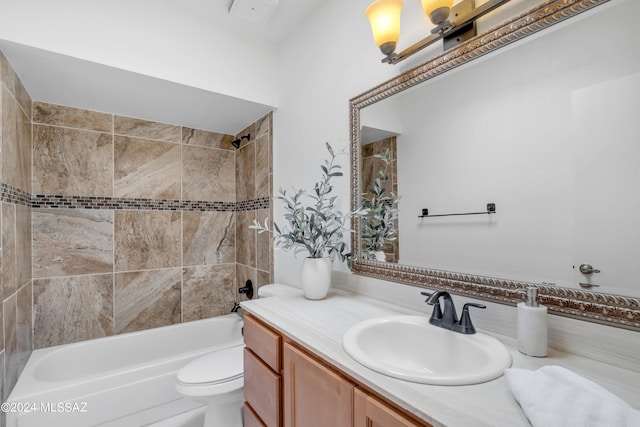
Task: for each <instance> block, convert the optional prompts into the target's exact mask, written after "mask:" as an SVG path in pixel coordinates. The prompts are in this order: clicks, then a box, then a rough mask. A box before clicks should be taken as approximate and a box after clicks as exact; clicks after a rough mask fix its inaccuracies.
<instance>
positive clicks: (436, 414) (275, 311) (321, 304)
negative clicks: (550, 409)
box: [242, 288, 640, 427]
mask: <svg viewBox="0 0 640 427" xmlns="http://www.w3.org/2000/svg"><path fill="white" fill-rule="evenodd" d="M414 289H415V290H416V299H418V300H420V301H422V300H421V299H420V295H419V291H420V289H417V288H414ZM242 307H243V308H244V309H245V310H246V311H247V312H249V313H251V314H253V315H255V316H257V317H258V318H260V319H261V320H263V321H264V322H266V323H267V324H269V325H270V326H272V327H273V328H275V329H276V330H278V331H279V332H281V333H282V334H284V335H286V336H287V337H289V338H291V339H293V340H294V341H296V342H297V343H298V344H300V345H301V346H303V347H305V348H306V349H308V350H310V351H311V352H313V353H314V354H316V355H317V356H318V357H320V358H321V359H323V360H325V361H326V362H328V363H329V364H331V365H333V366H335V367H337V368H338V369H339V370H341V371H342V372H344V373H346V374H347V375H348V376H350V377H351V378H353V379H354V380H355V381H356V382H357V383H360V384H362V385H364V386H366V387H369V388H370V389H372V390H373V391H375V392H377V393H379V394H380V395H382V396H383V397H385V398H386V399H388V400H390V401H391V402H393V403H395V404H396V405H398V406H399V407H401V408H403V409H405V410H407V411H409V412H411V413H413V414H415V415H416V416H418V417H420V418H421V419H423V420H425V421H426V422H428V423H431V424H433V425H434V426H467V425H469V426H470V425H473V426H487V427H492V426H496V425H500V426H502V425H505V426H506V425H508V426H513V427H518V426H523V427H525V426H529V425H530V424H529V422H528V421H527V419H526V417H525V416H524V414H523V413H522V411H521V409H520V407H519V406H518V404H517V402H516V400H515V399H514V397H513V395H512V394H511V391H510V389H509V387H508V385H507V382H506V380H505V378H504V376H503V377H500V378H498V379H496V380H494V381H490V382H487V383H483V384H477V385H471V386H450V387H449V386H430V385H424V384H416V383H411V382H405V381H401V380H397V379H394V378H391V377H388V376H385V375H382V374H379V373H377V372H375V371H372V370H370V369H367V368H365V367H364V366H362V365H360V364H359V363H357V362H356V361H355V360H353V359H352V358H351V357H349V356H348V355H347V354H346V353H345V351H344V350H343V349H342V335H343V334H344V332H346V331H347V330H348V329H349V328H350V327H351V326H353V325H354V324H356V323H358V322H360V321H363V320H366V319H371V318H375V317H381V316H387V315H393V314H420V313H418V312H416V311H414V310H409V309H406V308H403V307H400V306H397V305H392V304H389V303H386V302H383V301H380V300H374V299H371V298H368V297H365V296H362V295H357V294H353V293H348V292H345V291H343V290H338V289H333V290H331V291H330V293H329V296H328V297H327V299H325V300H321V301H309V300H306V299H304V298H303V297H301V296H286V297H276V298H265V299H259V300H254V301H248V302H243V303H242ZM427 311H429V310H428V309H425V311H424V312H421V314H423V315H424V316H425V321H426V320H427V319H428V316H429V314H428V313H427ZM474 323H475V324H476V328H477V329H479V330H480V331H481V332H485V333H488V332H486V331H484V330H483V328H482V326H483V322H481V321H476V319H474ZM626 332H628V331H626ZM490 335H492V336H494V337H496V338H498V339H499V340H500V341H501V342H502V343H503V344H505V345H506V346H507V347H508V348H509V350H510V352H511V354H512V357H513V365H512V366H513V367H514V368H524V369H537V368H539V367H542V366H545V365H551V364H554V365H559V366H563V367H565V368H567V369H570V370H572V371H573V372H575V373H577V374H579V375H582V376H584V377H586V378H588V379H590V380H592V381H594V382H596V383H598V384H600V385H601V386H603V387H605V388H607V389H608V390H610V391H611V392H612V393H614V394H616V395H617V396H619V397H620V398H622V399H623V400H625V401H626V402H628V403H629V404H631V405H635V406H636V408H637V407H638V406H637V405H638V402H640V391H639V390H638V389H637V387H636V385H637V384H638V381H640V373H639V372H635V371H630V370H627V369H623V368H620V367H616V366H613V365H609V364H605V363H601V362H597V361H594V360H591V359H587V358H584V357H581V356H577V355H573V354H570V353H566V352H561V351H557V350H554V349H551V351H550V353H549V357H546V358H533V357H529V356H525V355H523V354H521V353H519V352H518V351H517V350H516V340H515V339H513V338H510V337H507V336H504V335H499V334H494V333H490ZM461 402H464V404H461Z"/></svg>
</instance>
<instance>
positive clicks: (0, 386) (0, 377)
mask: <svg viewBox="0 0 640 427" xmlns="http://www.w3.org/2000/svg"><path fill="white" fill-rule="evenodd" d="M1 53H2V52H0V54H1ZM0 305H2V303H0ZM4 369H5V367H4V350H1V351H0V400H2V401H3V402H5V401H6V400H7V397H8V396H9V392H5V391H4V390H5V383H6V381H5V377H4ZM5 393H6V394H5ZM0 426H2V427H5V426H6V420H5V412H3V411H0Z"/></svg>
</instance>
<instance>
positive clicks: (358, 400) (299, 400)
mask: <svg viewBox="0 0 640 427" xmlns="http://www.w3.org/2000/svg"><path fill="white" fill-rule="evenodd" d="M244 340H245V344H246V348H245V355H244V366H245V372H244V395H245V400H246V401H245V405H244V425H245V427H328V426H331V427H431V426H430V425H429V424H427V423H425V422H421V421H418V420H415V419H414V418H413V417H412V416H411V415H409V414H405V413H404V412H403V411H402V410H401V409H399V408H396V407H394V405H392V404H389V403H387V402H385V401H384V400H383V399H382V398H380V397H378V396H376V394H375V393H373V392H370V391H366V390H363V388H362V387H360V386H359V385H358V384H357V381H355V380H353V379H352V378H350V377H349V376H348V375H346V374H344V373H343V372H341V371H339V370H338V369H336V368H335V367H333V366H331V365H330V364H328V363H326V362H324V361H322V360H320V359H319V358H318V357H316V356H315V355H314V354H313V353H311V352H309V351H308V350H306V349H304V348H302V347H301V346H299V345H298V344H297V343H296V342H295V341H293V340H291V339H289V338H287V337H284V336H282V335H281V334H280V333H278V332H276V331H275V330H273V329H272V328H270V327H269V326H267V325H265V324H264V323H262V322H261V321H260V320H259V319H257V318H256V317H255V316H252V315H251V314H246V315H245V316H244Z"/></svg>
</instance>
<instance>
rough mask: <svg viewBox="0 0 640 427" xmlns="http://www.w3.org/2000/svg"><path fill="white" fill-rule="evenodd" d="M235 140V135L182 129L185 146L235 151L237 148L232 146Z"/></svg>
mask: <svg viewBox="0 0 640 427" xmlns="http://www.w3.org/2000/svg"><path fill="white" fill-rule="evenodd" d="M234 139H235V138H234V137H233V135H227V134H224V133H218V132H209V131H206V130H200V129H192V128H182V143H183V144H184V145H192V146H198V147H206V148H222V149H223V150H230V151H234V150H235V148H234V147H233V145H231V141H233V140H234Z"/></svg>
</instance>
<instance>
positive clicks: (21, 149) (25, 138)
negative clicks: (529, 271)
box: [1, 87, 31, 193]
mask: <svg viewBox="0 0 640 427" xmlns="http://www.w3.org/2000/svg"><path fill="white" fill-rule="evenodd" d="M1 128H2V131H1V134H2V138H1V139H2V182H4V183H6V184H9V185H12V186H14V187H17V188H19V189H21V190H24V191H26V192H28V193H30V192H31V121H30V120H29V118H28V117H27V116H26V115H25V113H24V112H23V111H22V109H21V108H20V107H19V106H18V103H17V102H16V101H15V99H14V98H13V97H12V96H11V95H10V94H9V93H8V92H7V89H6V88H5V87H2V126H1Z"/></svg>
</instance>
